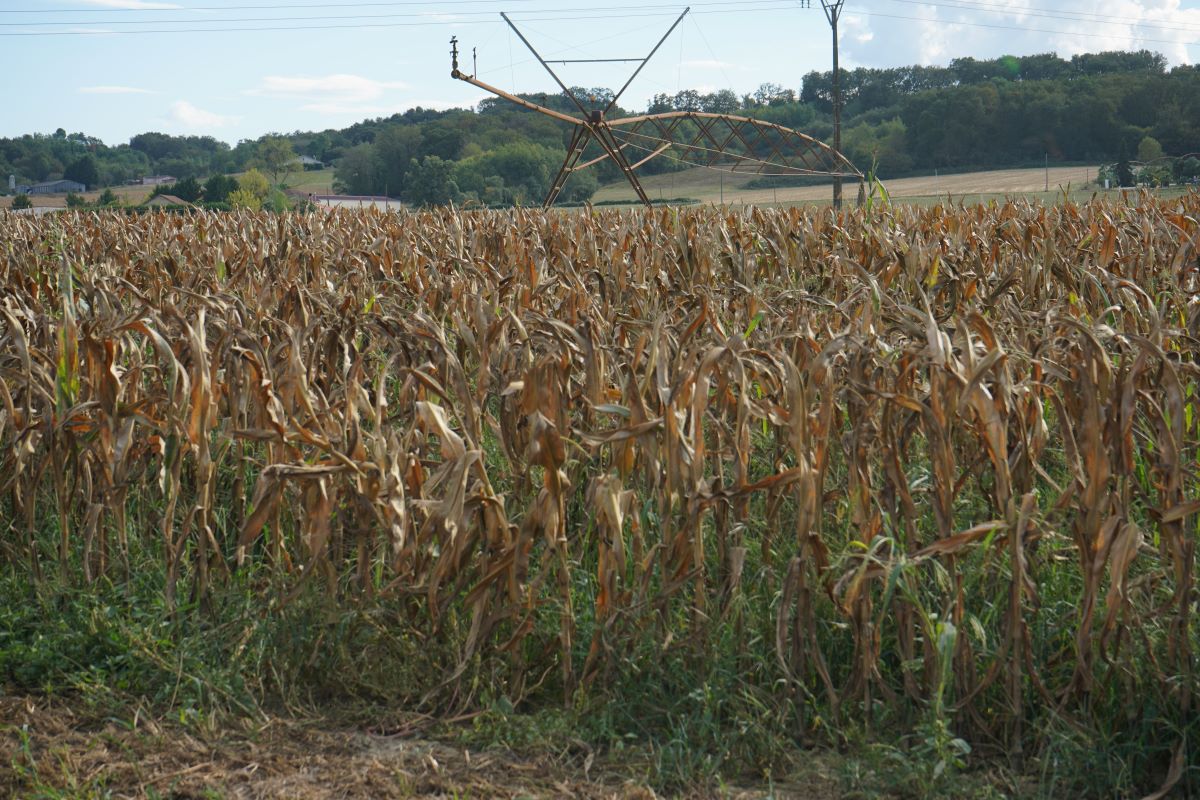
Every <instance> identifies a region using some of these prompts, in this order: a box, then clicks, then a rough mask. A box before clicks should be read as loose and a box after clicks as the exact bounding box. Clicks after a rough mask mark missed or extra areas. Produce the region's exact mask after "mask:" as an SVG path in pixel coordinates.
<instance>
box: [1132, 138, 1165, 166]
mask: <svg viewBox="0 0 1200 800" xmlns="http://www.w3.org/2000/svg"><path fill="white" fill-rule="evenodd" d="M1162 156H1163V149H1162V145H1161V144H1159V143H1158V139H1155V138H1154V137H1153V136H1146V137H1144V138H1143V139H1142V141H1140V142H1138V149H1137V158H1138V161H1141V162H1142V163H1146V162H1149V161H1155V160H1156V159H1159V158H1162Z"/></svg>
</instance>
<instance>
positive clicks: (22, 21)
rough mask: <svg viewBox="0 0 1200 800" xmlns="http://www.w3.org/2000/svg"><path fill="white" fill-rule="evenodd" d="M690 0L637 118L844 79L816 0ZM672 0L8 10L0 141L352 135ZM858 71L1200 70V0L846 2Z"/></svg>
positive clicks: (41, 3)
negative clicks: (455, 72)
mask: <svg viewBox="0 0 1200 800" xmlns="http://www.w3.org/2000/svg"><path fill="white" fill-rule="evenodd" d="M808 5H810V0H695V2H692V3H691V11H690V12H689V13H688V14H687V16H686V17H684V18H683V20H682V21H681V22H680V23H679V25H678V26H677V27H676V28H675V30H674V31H673V32H672V33H671V35H670V37H668V38H667V39H666V41H665V42H664V43H663V44H662V47H661V48H660V49H659V51H658V52H657V53H656V54H655V56H654V58H653V59H651V60H650V61H649V62H648V63H647V64H646V66H645V68H644V69H643V70H642V72H641V74H639V75H638V77H637V78H636V80H634V82H633V83H632V84H631V85H630V87H629V89H628V90H627V92H626V94H625V95H624V97H623V98H622V100H621V105H622V107H624V108H628V109H633V110H643V109H644V108H645V107H646V105H647V103H648V101H649V99H650V98H651V97H652V96H653V95H655V94H657V93H660V92H666V93H669V94H674V93H675V92H677V91H679V90H682V89H698V90H701V91H704V92H708V91H714V90H717V89H733V90H734V91H735V92H737V93H738V94H739V95H742V94H746V93H752V92H753V91H754V90H755V89H756V88H758V87H759V86H760V85H761V84H763V83H767V82H770V83H776V84H780V85H783V86H785V87H788V88H793V89H798V88H799V86H800V82H801V78H802V77H803V75H804V74H805V73H807V72H810V71H812V70H828V69H829V68H830V58H831V49H832V48H831V44H832V37H831V31H830V27H829V23H828V22H827V20H826V18H825V15H824V13H823V12H822V10H821V2H820V0H811V7H807V6H808ZM684 7H685V6H684V4H681V3H670V2H667V0H644V2H635V0H609V3H608V4H607V5H604V4H602V3H600V2H599V0H442V1H441V2H429V0H366V1H364V2H354V3H351V2H334V1H333V0H170V1H168V0H0V76H3V77H2V78H0V136H5V137H7V136H18V135H21V134H24V133H52V132H53V131H54V130H55V129H57V128H64V129H65V130H66V131H68V132H72V133H73V132H76V131H79V132H83V133H86V134H88V135H91V136H97V137H99V138H101V139H103V140H104V141H105V142H106V143H107V144H110V145H115V144H121V143H123V142H127V141H128V140H129V138H130V137H131V136H133V135H135V134H138V133H143V132H146V131H160V132H163V133H170V134H176V135H179V134H197V135H209V136H214V137H216V138H218V139H222V140H224V141H227V142H229V143H230V144H235V143H236V142H238V141H239V140H241V139H256V138H258V137H260V136H262V135H264V134H267V133H286V132H291V131H317V130H325V129H327V128H342V127H345V126H347V125H350V124H352V123H354V122H357V121H360V120H363V119H368V118H374V117H382V116H388V115H391V114H393V113H397V112H401V111H404V110H406V109H409V108H413V107H417V106H421V107H425V108H435V109H445V108H454V107H459V108H469V107H472V106H473V105H475V104H476V103H478V102H479V100H481V99H483V98H484V97H487V96H488V95H487V94H486V93H484V92H482V91H481V90H480V89H478V88H477V87H474V86H471V85H469V84H466V83H463V82H461V81H455V80H453V79H452V78H451V77H450V53H449V50H450V47H449V40H450V37H451V36H455V37H457V38H458V40H459V43H460V48H461V52H462V54H463V55H462V63H461V66H462V67H463V68H464V69H466V70H468V71H470V70H472V55H471V53H472V50H473V49H474V51H475V53H476V58H477V64H478V67H477V71H478V77H479V79H481V80H483V81H486V82H488V83H490V84H492V85H494V86H497V87H499V88H501V89H504V90H506V91H516V92H533V91H554V90H556V85H555V83H554V80H553V78H551V77H550V76H549V75H548V74H547V73H546V72H545V71H544V70H543V69H542V67H541V66H540V65H539V64H538V63H537V62H536V60H534V59H533V57H532V56H531V55H530V53H529V51H528V50H527V49H526V48H525V45H524V44H522V42H521V40H520V39H519V38H518V37H517V35H516V34H514V33H513V31H512V29H510V28H509V27H508V25H506V24H505V22H504V20H503V19H502V18H501V16H500V12H502V11H503V12H507V14H508V16H509V17H510V18H511V19H512V21H513V22H514V23H515V24H516V26H517V27H518V28H519V30H520V31H521V33H523V34H524V35H525V37H526V38H527V39H528V40H529V42H530V43H531V44H532V45H533V46H534V47H535V48H536V49H537V50H538V52H539V53H540V54H541V55H542V56H543V57H544V58H546V59H547V60H551V59H589V58H592V59H595V58H607V59H613V58H638V59H640V58H643V57H644V56H645V55H646V54H647V53H649V51H650V50H651V49H652V48H653V47H654V45H655V43H656V42H658V40H659V38H660V37H661V36H662V35H663V34H664V33H666V32H667V30H668V29H669V28H670V27H671V24H672V23H673V22H674V21H675V20H676V18H677V17H678V16H679V14H680V13H681V12H682V10H683V8H684ZM839 42H840V56H841V63H842V65H843V67H846V68H853V67H859V66H862V67H894V66H902V65H907V64H918V63H919V64H940V65H945V64H948V63H949V62H950V61H951V60H952V59H954V58H958V57H962V56H973V57H975V58H980V59H982V58H994V57H996V56H1000V55H1005V54H1011V55H1028V54H1033V53H1046V52H1056V53H1058V54H1059V55H1060V56H1063V57H1065V58H1069V57H1070V56H1072V55H1074V54H1077V53H1083V52H1098V51H1101V50H1138V49H1143V48H1144V49H1149V50H1154V51H1157V52H1160V53H1162V54H1163V55H1164V56H1165V57H1166V58H1167V61H1168V63H1169V64H1170V65H1171V66H1174V65H1178V64H1191V63H1195V61H1196V59H1197V58H1200V0H1110V2H1108V3H1106V4H1103V5H1100V4H1096V3H1094V2H1089V1H1088V0H927V1H922V0H846V2H845V5H844V6H843V9H842V16H841V22H840V25H839ZM636 67H637V63H636V62H605V63H582V64H580V63H576V64H565V65H554V69H555V70H556V71H558V73H559V75H560V76H561V78H562V79H563V81H564V82H566V83H567V85H570V86H607V87H611V88H616V87H619V86H620V85H622V84H623V83H624V82H625V81H626V79H627V78H628V77H629V76H630V74H631V73H632V72H633V70H634V69H635V68H636Z"/></svg>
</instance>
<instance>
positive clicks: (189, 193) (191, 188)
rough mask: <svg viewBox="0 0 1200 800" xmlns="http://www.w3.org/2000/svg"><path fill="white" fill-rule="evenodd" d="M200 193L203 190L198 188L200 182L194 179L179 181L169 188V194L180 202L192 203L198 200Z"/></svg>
mask: <svg viewBox="0 0 1200 800" xmlns="http://www.w3.org/2000/svg"><path fill="white" fill-rule="evenodd" d="M202 191H203V188H202V187H201V186H200V181H198V180H196V179H195V178H184V179H183V180H181V181H176V182H175V185H174V186H172V187H171V190H170V193H171V194H173V195H175V196H176V197H178V198H179V199H180V200H186V201H187V202H189V203H194V202H196V201H197V200H199V199H200V192H202Z"/></svg>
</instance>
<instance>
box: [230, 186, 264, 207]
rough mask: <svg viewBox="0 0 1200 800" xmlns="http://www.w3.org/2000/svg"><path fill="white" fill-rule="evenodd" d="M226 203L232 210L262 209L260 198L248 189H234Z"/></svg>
mask: <svg viewBox="0 0 1200 800" xmlns="http://www.w3.org/2000/svg"><path fill="white" fill-rule="evenodd" d="M228 201H229V205H231V206H233V207H234V208H248V209H250V210H251V211H258V210H259V209H260V208H262V198H260V197H258V196H257V195H256V194H254V192H252V191H250V190H249V189H235V190H234V191H232V192H230V193H229V198H228Z"/></svg>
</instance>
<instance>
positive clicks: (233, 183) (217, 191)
mask: <svg viewBox="0 0 1200 800" xmlns="http://www.w3.org/2000/svg"><path fill="white" fill-rule="evenodd" d="M237 188H238V182H237V179H236V178H231V177H229V176H228V175H213V176H212V177H210V178H209V179H208V180H207V181H205V182H204V201H205V202H206V203H224V202H225V201H226V200H228V199H229V193H230V192H234V191H237Z"/></svg>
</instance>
